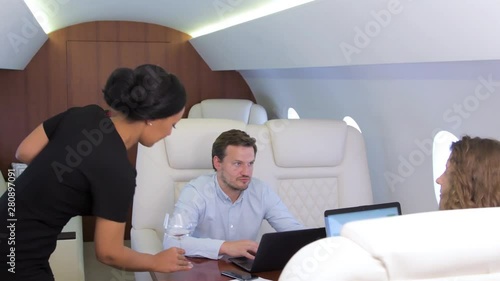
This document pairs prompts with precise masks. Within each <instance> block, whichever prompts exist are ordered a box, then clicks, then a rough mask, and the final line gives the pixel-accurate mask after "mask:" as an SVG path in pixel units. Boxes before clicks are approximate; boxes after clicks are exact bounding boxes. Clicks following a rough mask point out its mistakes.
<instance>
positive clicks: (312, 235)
mask: <svg viewBox="0 0 500 281" xmlns="http://www.w3.org/2000/svg"><path fill="white" fill-rule="evenodd" d="M324 237H326V233H325V228H324V227H320V228H312V229H302V230H293V231H283V232H271V233H266V234H264V235H262V239H261V240H260V243H259V248H258V249H257V253H256V254H255V259H254V260H251V259H248V258H245V257H238V258H230V259H229V260H230V261H231V262H233V263H234V264H236V265H237V266H239V267H241V268H243V269H244V270H246V271H248V272H262V271H271V270H281V269H283V268H284V267H285V265H286V263H287V262H288V261H289V260H290V258H291V257H292V256H293V255H294V254H295V253H296V252H297V251H298V250H300V248H302V247H304V246H305V245H307V244H309V243H311V242H314V241H316V240H318V239H321V238H324Z"/></svg>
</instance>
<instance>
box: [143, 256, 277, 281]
mask: <svg viewBox="0 0 500 281" xmlns="http://www.w3.org/2000/svg"><path fill="white" fill-rule="evenodd" d="M189 260H190V261H191V262H192V263H193V268H192V269H191V270H189V271H179V272H173V273H158V272H151V276H152V278H153V281H227V280H232V279H231V278H229V277H226V276H222V275H221V274H220V272H221V271H223V270H231V271H236V272H244V271H242V270H240V269H239V268H238V267H237V266H235V265H233V264H232V263H231V262H229V261H227V260H226V259H220V260H210V259H203V258H189ZM280 273H281V270H276V271H267V272H258V273H254V274H255V275H257V276H259V277H262V278H265V279H268V280H273V281H277V280H278V278H279V276H280Z"/></svg>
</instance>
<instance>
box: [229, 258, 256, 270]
mask: <svg viewBox="0 0 500 281" xmlns="http://www.w3.org/2000/svg"><path fill="white" fill-rule="evenodd" d="M231 260H232V261H235V262H236V263H238V264H240V265H242V266H244V267H248V268H252V264H253V260H251V259H249V258H246V257H237V258H231Z"/></svg>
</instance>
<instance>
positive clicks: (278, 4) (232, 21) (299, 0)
mask: <svg viewBox="0 0 500 281" xmlns="http://www.w3.org/2000/svg"><path fill="white" fill-rule="evenodd" d="M312 1H314V0H287V1H273V2H271V3H269V4H267V5H264V6H262V7H260V8H257V9H255V10H252V11H249V12H245V13H242V14H238V15H236V16H233V17H230V18H228V19H225V20H222V21H220V22H217V23H214V24H211V25H208V26H204V27H202V28H200V29H198V30H195V31H193V32H190V33H189V35H191V37H193V38H196V37H199V36H202V35H206V34H209V33H212V32H215V31H219V30H222V29H225V28H228V27H231V26H235V25H238V24H241V23H244V22H248V21H251V20H254V19H258V18H261V17H264V16H267V15H271V14H274V13H277V12H280V11H283V10H287V9H290V8H293V7H296V6H299V5H303V4H305V3H309V2H312Z"/></svg>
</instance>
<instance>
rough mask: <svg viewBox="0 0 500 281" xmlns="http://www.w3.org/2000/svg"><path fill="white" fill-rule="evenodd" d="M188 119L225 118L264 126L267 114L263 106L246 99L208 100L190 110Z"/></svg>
mask: <svg viewBox="0 0 500 281" xmlns="http://www.w3.org/2000/svg"><path fill="white" fill-rule="evenodd" d="M188 118H223V119H232V120H240V121H242V122H245V123H247V124H263V123H264V122H266V121H267V112H266V110H265V109H264V107H263V106H261V105H259V104H255V103H253V102H252V101H251V100H245V99H207V100H203V101H201V102H200V103H198V104H195V105H193V106H192V107H191V109H190V110H189V114H188Z"/></svg>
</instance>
